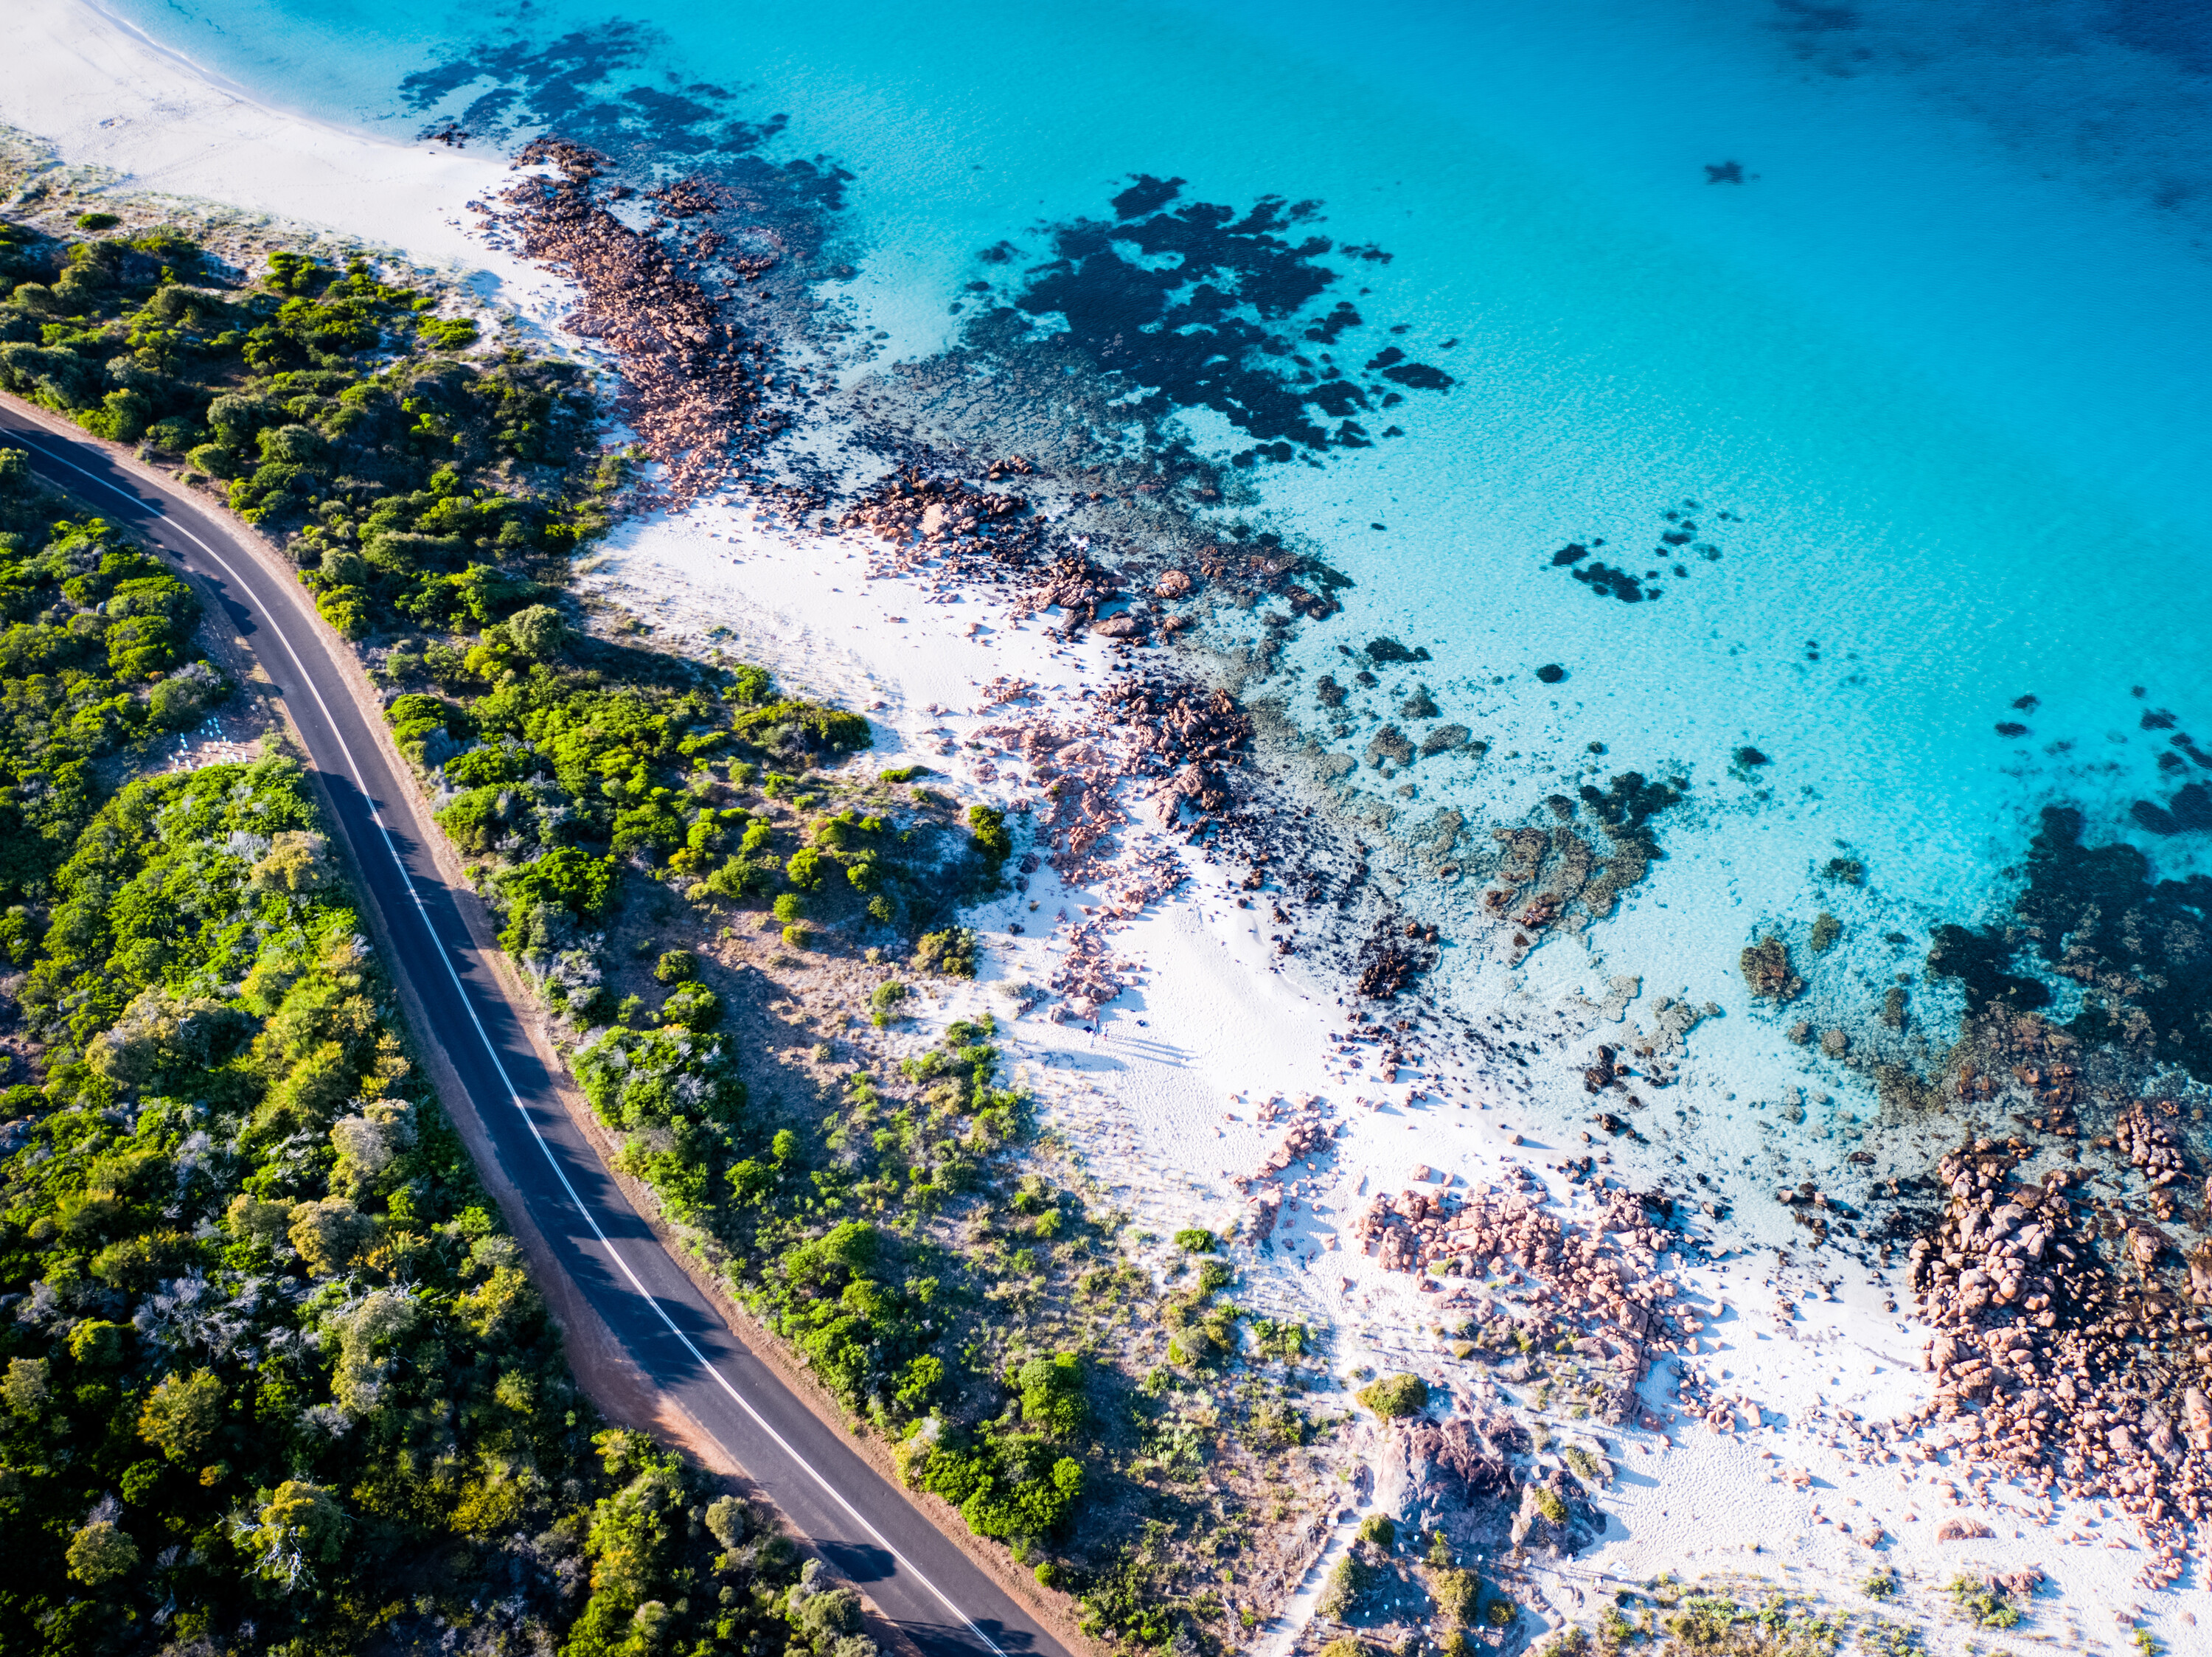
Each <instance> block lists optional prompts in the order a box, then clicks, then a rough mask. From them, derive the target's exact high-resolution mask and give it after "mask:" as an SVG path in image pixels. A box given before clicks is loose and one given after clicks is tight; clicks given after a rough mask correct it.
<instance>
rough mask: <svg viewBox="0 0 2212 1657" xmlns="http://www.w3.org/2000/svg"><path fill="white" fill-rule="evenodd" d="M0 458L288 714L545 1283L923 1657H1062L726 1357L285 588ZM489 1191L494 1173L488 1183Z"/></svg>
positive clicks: (139, 508)
mask: <svg viewBox="0 0 2212 1657" xmlns="http://www.w3.org/2000/svg"><path fill="white" fill-rule="evenodd" d="M0 442H7V443H10V444H13V445H15V447H17V448H22V449H25V450H27V451H28V453H29V455H30V458H31V468H32V470H33V472H35V473H36V474H37V475H38V476H39V477H40V478H44V479H46V481H47V482H49V483H50V484H53V485H54V486H55V487H57V488H59V489H63V490H67V491H68V492H69V493H70V494H71V495H73V496H76V498H78V499H79V500H82V501H84V502H86V503H88V504H91V505H93V506H94V507H95V508H96V509H98V510H99V511H100V513H101V514H102V515H104V516H106V518H107V519H108V520H109V521H111V522H113V523H117V524H119V525H122V526H124V527H127V528H129V529H130V530H131V532H132V533H135V534H137V535H138V536H140V537H141V538H142V539H144V540H145V541H147V542H148V543H149V544H151V545H155V546H156V547H158V548H160V549H161V551H163V552H165V553H167V555H168V556H169V557H172V558H173V559H174V560H175V561H176V562H177V563H178V564H180V565H182V566H183V567H184V568H185V569H186V570H189V571H190V572H191V574H193V575H194V576H198V577H199V578H200V579H201V580H203V581H204V582H206V583H207V585H208V586H209V587H210V588H213V589H214V591H215V592H216V594H217V596H218V597H219V598H220V600H221V601H222V605H223V607H224V609H225V611H226V612H227V613H228V617H229V618H230V620H231V622H232V623H233V624H234V626H235V628H236V629H237V631H238V634H239V637H240V638H241V639H242V640H244V641H245V643H246V647H247V648H248V649H251V650H252V652H253V654H254V655H255V656H256V658H257V659H258V661H259V662H260V664H261V667H262V668H263V669H264V671H265V672H266V673H268V675H269V677H270V679H271V680H272V681H273V682H274V684H275V685H276V689H277V691H279V693H280V694H282V696H283V698H284V702H285V706H286V709H287V710H288V711H289V714H290V715H291V717H292V722H293V723H294V725H295V727H296V728H297V729H298V730H299V732H300V734H301V737H302V739H303V740H305V742H306V745H307V754H308V758H309V761H310V763H311V764H313V765H314V766H315V767H316V768H317V769H318V770H319V771H321V773H322V776H323V781H324V783H325V786H326V787H327V789H328V790H329V794H330V797H331V801H332V803H333V805H334V806H335V807H336V810H337V818H338V827H339V829H340V831H341V832H343V835H344V837H345V838H346V840H347V841H348V843H349V846H350V848H351V850H352V852H353V856H354V863H355V867H356V869H357V870H358V871H359V873H360V875H361V879H362V886H363V888H364V890H365V891H366V892H367V894H368V899H369V901H370V903H371V904H373V905H374V906H375V908H376V910H377V911H378V913H379V916H380V919H381V920H382V923H383V926H384V935H385V936H386V938H388V939H390V940H392V942H393V945H394V946H395V947H394V950H393V959H392V960H391V961H390V962H389V966H390V968H391V970H392V974H393V976H394V977H395V978H400V979H403V980H404V981H406V984H407V987H408V988H410V990H411V991H412V992H413V993H412V1000H413V1003H414V1005H415V1006H416V1007H417V1008H420V1009H422V1018H423V1020H424V1021H425V1022H426V1023H427V1025H428V1028H426V1029H424V1030H422V1031H421V1032H420V1034H421V1035H422V1038H423V1039H425V1040H426V1041H428V1042H431V1043H435V1045H437V1046H438V1047H439V1048H441V1049H442V1050H443V1053H444V1056H445V1057H446V1059H447V1062H448V1063H450V1065H451V1067H452V1069H453V1072H454V1074H455V1075H458V1076H459V1080H460V1083H461V1085H462V1086H463V1087H465V1089H466V1090H467V1092H468V1094H469V1097H470V1099H471V1102H472V1103H473V1105H474V1106H475V1111H476V1114H477V1117H478V1118H479V1119H480V1121H481V1123H482V1124H483V1133H484V1136H486V1137H487V1138H488V1139H489V1143H490V1146H491V1154H492V1155H493V1156H494V1157H495V1159H496V1161H497V1162H498V1165H499V1166H498V1168H497V1170H496V1172H497V1174H498V1176H499V1177H500V1178H501V1179H504V1180H505V1181H506V1183H507V1185H508V1187H509V1188H510V1189H511V1190H513V1191H516V1192H518V1193H520V1198H521V1200H522V1201H523V1202H524V1203H526V1205H527V1208H528V1210H529V1218H530V1219H531V1221H532V1222H533V1223H534V1225H535V1227H536V1228H537V1229H538V1232H539V1233H540V1234H541V1235H542V1236H543V1238H544V1241H545V1243H546V1245H547V1246H548V1247H549V1249H550V1252H551V1254H552V1256H553V1260H554V1265H555V1269H556V1270H558V1271H559V1272H561V1273H562V1274H563V1275H564V1276H566V1277H567V1278H568V1280H569V1283H568V1287H570V1288H573V1289H574V1291H575V1292H576V1295H577V1297H578V1298H580V1300H581V1301H584V1302H586V1304H588V1306H589V1307H590V1308H591V1309H592V1311H593V1312H594V1313H597V1314H598V1316H599V1319H601V1320H602V1321H603V1322H604V1323H605V1325H606V1327H607V1328H608V1330H610V1331H611V1332H612V1334H613V1337H614V1338H615V1339H616V1340H617V1342H618V1343H620V1344H621V1346H622V1347H623V1350H624V1353H625V1355H627V1356H628V1357H629V1359H630V1361H631V1362H634V1363H635V1365H636V1367H637V1368H638V1369H639V1371H640V1372H641V1374H643V1375H644V1376H645V1377H646V1378H647V1380H648V1381H649V1382H650V1384H651V1385H652V1386H655V1387H657V1388H659V1391H660V1392H663V1393H664V1394H665V1395H667V1396H668V1397H669V1398H671V1399H672V1400H673V1401H674V1402H675V1403H676V1404H678V1405H680V1406H681V1408H682V1409H683V1410H684V1412H685V1413H686V1414H688V1415H689V1416H690V1417H691V1419H692V1420H693V1421H695V1422H697V1423H698V1424H699V1425H700V1426H701V1427H702V1429H705V1430H706V1431H707V1432H708V1433H709V1434H711V1435H713V1436H714V1439H715V1440H716V1441H718V1442H719V1443H720V1445H721V1447H723V1449H724V1450H725V1451H726V1452H727V1453H728V1454H729V1456H730V1457H731V1459H732V1460H734V1461H735V1462H736V1463H737V1464H738V1465H739V1466H741V1467H743V1468H744V1470H745V1471H746V1473H747V1474H748V1475H749V1476H750V1477H751V1479H752V1480H753V1482H754V1483H755V1484H756V1485H757V1487H758V1488H759V1489H760V1491H761V1493H762V1494H763V1495H764V1496H766V1497H768V1499H769V1500H770V1501H772V1502H775V1505H776V1506H777V1507H778V1508H781V1510H782V1512H783V1514H784V1515H785V1516H786V1517H787V1519H788V1520H790V1522H791V1523H792V1525H793V1526H795V1527H796V1528H797V1529H798V1531H799V1532H800V1533H802V1534H803V1535H805V1537H807V1538H809V1539H810V1540H811V1542H812V1543H813V1544H814V1546H815V1547H816V1548H817V1549H818V1550H820V1551H821V1553H822V1554H823V1556H824V1558H826V1559H827V1560H828V1561H829V1563H830V1564H831V1565H832V1567H833V1568H834V1569H836V1570H837V1571H838V1572H840V1573H841V1574H842V1575H844V1576H845V1577H847V1578H848V1580H849V1581H852V1582H854V1584H855V1585H856V1586H858V1587H860V1588H861V1589H862V1590H863V1591H864V1592H866V1593H867V1595H868V1596H869V1598H870V1599H872V1600H873V1601H874V1602H875V1604H876V1605H877V1607H878V1609H879V1610H880V1611H882V1612H883V1614H884V1616H885V1617H888V1618H889V1619H890V1621H892V1622H893V1623H896V1624H897V1625H898V1626H899V1628H900V1629H901V1630H902V1632H903V1633H904V1634H906V1635H907V1636H908V1637H909V1638H910V1639H912V1640H913V1641H914V1642H915V1644H916V1645H917V1646H918V1647H920V1648H921V1651H922V1652H923V1653H924V1654H926V1657H956V1654H957V1657H1066V1653H1065V1652H1064V1650H1063V1648H1061V1646H1060V1644H1059V1642H1056V1641H1054V1639H1053V1638H1052V1637H1051V1636H1049V1635H1048V1634H1047V1633H1046V1632H1045V1631H1044V1630H1042V1629H1041V1628H1039V1627H1038V1626H1037V1624H1036V1622H1035V1621H1034V1620H1033V1619H1032V1618H1030V1616H1029V1615H1028V1614H1027V1613H1026V1611H1024V1609H1023V1608H1022V1607H1021V1606H1020V1605H1018V1604H1017V1603H1016V1602H1015V1601H1014V1600H1013V1599H1012V1598H1011V1597H1010V1596H1009V1595H1008V1594H1007V1593H1006V1590H1005V1589H1003V1588H1001V1587H1000V1586H999V1585H998V1584H997V1583H996V1582H994V1581H992V1580H991V1579H990V1577H989V1576H988V1575H986V1574H985V1573H984V1572H983V1570H982V1569H981V1568H980V1567H979V1566H978V1565H977V1564H976V1563H975V1562H974V1561H973V1560H971V1559H970V1558H969V1556H967V1555H966V1554H965V1553H963V1551H962V1550H961V1549H960V1548H959V1547H958V1546H957V1544H954V1543H953V1542H951V1540H950V1539H949V1538H946V1537H945V1535H944V1534H943V1533H942V1532H939V1530H938V1529H937V1527H936V1526H934V1525H933V1524H932V1523H931V1522H930V1521H929V1520H927V1519H926V1518H925V1517H924V1516H923V1515H922V1514H921V1513H920V1512H919V1511H918V1510H917V1509H916V1508H915V1507H914V1506H913V1505H912V1504H911V1503H910V1502H908V1500H907V1498H906V1496H905V1494H904V1493H903V1492H902V1491H901V1490H900V1489H898V1488H897V1487H896V1485H894V1484H892V1483H890V1482H889V1481H887V1480H886V1479H884V1477H883V1476H882V1475H881V1474H880V1473H878V1471H876V1470H875V1468H873V1467H872V1466H871V1465H869V1464H868V1463H867V1462H866V1461H865V1460H863V1459H861V1458H860V1456H858V1455H857V1454H855V1453H854V1451H853V1449H852V1448H851V1447H850V1446H849V1445H848V1444H847V1443H846V1442H845V1441H844V1438H843V1435H842V1433H841V1432H840V1431H839V1429H836V1428H835V1427H833V1426H831V1425H829V1424H828V1423H826V1422H823V1420H821V1418H820V1417H818V1416H816V1415H815V1414H814V1413H813V1412H812V1411H811V1410H809V1409H808V1408H807V1406H806V1405H805V1404H804V1403H803V1402H801V1401H800V1400H799V1398H797V1397H796V1396H795V1395H794V1394H793V1392H791V1391H790V1389H789V1388H788V1387H787V1386H785V1385H784V1384H783V1382H782V1381H781V1380H780V1379H779V1378H778V1377H777V1375H776V1374H775V1372H774V1371H773V1370H772V1369H770V1368H768V1367H767V1366H766V1365H764V1364H763V1363H762V1362H761V1361H760V1360H759V1359H758V1358H757V1356H756V1355H754V1354H753V1353H752V1352H750V1350H748V1349H746V1347H745V1345H744V1343H743V1342H741V1341H739V1340H738V1338H737V1337H736V1336H735V1334H734V1333H732V1331H731V1329H730V1327H729V1325H727V1324H726V1323H725V1322H724V1321H723V1319H722V1318H721V1317H720V1314H719V1313H717V1312H716V1311H715V1310H714V1307H713V1306H712V1305H711V1304H710V1303H709V1302H708V1301H707V1299H706V1298H705V1296H703V1295H702V1294H701V1293H700V1292H699V1290H698V1288H696V1285H694V1284H693V1282H691V1280H690V1278H689V1277H688V1276H685V1275H684V1271H683V1270H682V1268H680V1267H679V1266H678V1264H676V1262H675V1261H674V1260H672V1259H671V1258H669V1256H668V1253H667V1252H666V1251H665V1249H664V1248H663V1247H662V1246H661V1245H660V1242H659V1240H658V1239H657V1238H656V1237H655V1236H654V1235H653V1232H652V1230H651V1229H650V1228H648V1227H647V1225H646V1223H645V1221H644V1220H643V1219H642V1218H641V1216H640V1215H638V1213H637V1211H636V1209H634V1208H633V1207H632V1206H631V1205H630V1203H629V1199H628V1198H627V1197H625V1196H624V1195H623V1191H622V1190H621V1188H620V1187H619V1186H618V1185H616V1183H615V1181H614V1179H612V1178H611V1176H610V1175H609V1173H608V1172H607V1170H606V1168H605V1166H604V1165H603V1164H602V1163H601V1162H600V1161H599V1158H598V1156H597V1155H596V1154H595V1153H594V1152H593V1151H592V1148H591V1146H590V1144H589V1143H588V1142H586V1139H585V1138H584V1136H583V1135H582V1134H581V1133H580V1131H579V1130H578V1129H577V1127H576V1125H575V1124H574V1123H573V1122H572V1121H571V1120H570V1119H569V1117H568V1112H567V1111H566V1110H565V1109H564V1108H563V1107H562V1104H561V1102H560V1100H559V1098H558V1097H557V1095H556V1093H555V1091H554V1087H553V1085H552V1081H551V1078H550V1077H549V1076H548V1075H547V1074H546V1071H545V1069H544V1064H543V1063H541V1061H540V1060H539V1058H538V1051H537V1049H536V1048H535V1047H534V1046H532V1044H531V1042H530V1040H529V1038H528V1036H527V1035H526V1032H525V1026H524V1025H523V1022H522V1020H521V1017H520V1014H519V1012H518V1009H517V1008H515V1007H514V1005H513V1003H512V1002H510V1001H509V1000H508V999H507V994H506V991H505V990H504V989H503V987H502V986H501V983H500V980H499V978H497V976H496V975H495V973H494V972H492V971H491V968H490V966H489V964H488V963H487V962H486V961H485V959H483V955H482V953H480V952H479V951H478V949H477V946H476V944H475V941H473V940H472V938H471V935H470V934H469V930H468V928H467V927H466V925H465V924H464V923H463V920H462V917H461V911H460V910H459V906H458V905H457V904H456V902H455V899H454V894H453V890H452V888H451V887H450V886H447V883H446V881H445V880H444V879H443V877H442V876H441V874H440V873H439V871H438V867H437V864H436V862H435V860H434V858H433V857H432V856H431V854H430V851H429V850H428V845H427V844H426V842H425V839H424V835H423V826H422V822H421V820H420V819H418V817H417V815H416V796H415V792H414V789H413V788H412V787H411V785H410V783H408V781H407V779H405V778H404V777H399V776H397V775H395V774H394V771H393V769H392V765H391V764H390V762H389V761H388V760H387V759H386V756H385V752H384V749H383V748H382V746H380V743H379V742H378V740H377V738H376V735H375V734H374V731H373V730H372V729H371V728H370V727H369V725H368V719H369V718H371V717H374V715H370V714H367V713H365V712H364V711H363V710H362V707H361V706H360V705H359V704H358V703H357V702H356V699H355V695H354V692H353V691H352V689H351V687H350V685H349V681H348V679H347V676H346V674H345V673H343V671H341V669H340V667H339V665H338V663H337V661H336V660H335V658H334V655H333V653H332V651H331V647H330V645H329V644H328V643H326V641H325V637H324V634H323V632H322V631H321V630H320V629H319V627H318V626H316V625H315V624H313V622H312V621H311V620H310V615H311V612H310V610H309V608H308V606H307V600H306V599H305V596H304V594H303V593H302V591H301V588H300V587H299V585H298V584H297V583H296V582H293V581H292V580H290V579H289V576H286V575H284V574H283V573H279V572H273V571H271V570H268V569H265V568H264V566H263V565H262V564H260V563H259V562H258V560H257V559H256V558H255V557H254V556H253V555H252V552H251V551H248V550H247V548H246V546H245V545H243V544H242V540H241V538H240V535H239V533H238V532H236V531H235V530H234V529H233V528H232V527H230V526H229V525H228V523H226V522H225V521H223V520H222V518H221V517H220V516H218V515H216V514H214V513H211V512H210V511H208V510H206V509H204V508H203V507H202V506H201V505H200V504H199V503H197V501H195V500H194V499H193V497H192V496H191V494H190V493H189V492H187V491H185V490H181V489H173V488H169V487H167V486H165V485H163V484H161V483H159V482H157V481H155V480H154V479H152V478H148V477H146V476H144V475H143V474H142V473H140V472H135V471H132V470H131V469H129V468H126V467H125V466H121V465H119V464H118V463H117V461H116V460H114V459H113V458H112V456H111V455H110V454H108V452H107V451H106V449H105V448H101V447H100V446H99V445H96V444H94V443H90V442H83V441H80V440H77V439H74V438H71V437H69V436H63V435H61V434H59V433H58V432H56V431H54V430H53V429H52V428H51V427H50V426H48V425H47V424H46V423H45V422H43V421H42V420H41V419H40V417H38V416H36V415H34V414H32V413H31V412H29V411H27V410H25V409H23V408H22V407H21V406H20V405H15V404H14V403H13V402H12V401H0ZM487 1172H490V1171H489V1170H488V1171H487Z"/></svg>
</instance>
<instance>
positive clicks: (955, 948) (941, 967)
mask: <svg viewBox="0 0 2212 1657" xmlns="http://www.w3.org/2000/svg"><path fill="white" fill-rule="evenodd" d="M975 943H976V940H975V933H973V932H972V931H970V930H969V929H967V928H966V927H953V928H951V929H949V930H947V931H944V932H928V933H924V934H923V935H922V936H921V939H920V940H919V941H916V943H915V949H914V964H915V970H916V971H918V972H936V973H940V974H942V975H943V976H944V977H945V978H974V977H975Z"/></svg>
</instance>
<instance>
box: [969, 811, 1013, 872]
mask: <svg viewBox="0 0 2212 1657" xmlns="http://www.w3.org/2000/svg"><path fill="white" fill-rule="evenodd" d="M968 826H969V830H970V831H972V832H973V833H974V835H975V844H976V845H977V846H978V847H979V848H981V851H982V853H983V858H984V861H985V862H986V863H987V865H988V866H989V868H990V869H991V870H992V872H993V873H994V874H995V873H996V872H997V871H998V869H999V868H1000V865H1001V864H1003V863H1004V862H1006V859H1007V857H1008V856H1011V855H1012V852H1013V850H1014V841H1013V837H1012V835H1010V834H1008V833H1007V832H1006V813H1005V812H1003V811H1001V810H1000V809H999V807H996V806H970V807H968Z"/></svg>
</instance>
